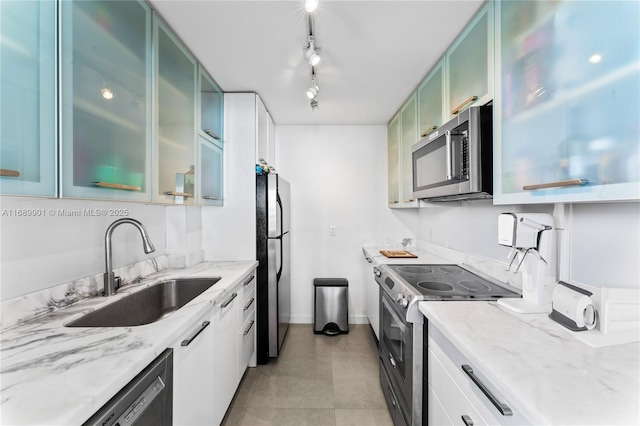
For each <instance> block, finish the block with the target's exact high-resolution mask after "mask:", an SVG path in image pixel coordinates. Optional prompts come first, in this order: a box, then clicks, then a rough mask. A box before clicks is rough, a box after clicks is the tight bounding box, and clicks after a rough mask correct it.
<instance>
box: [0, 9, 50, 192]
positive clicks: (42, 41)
mask: <svg viewBox="0 0 640 426" xmlns="http://www.w3.org/2000/svg"><path fill="white" fill-rule="evenodd" d="M0 38H1V39H2V43H0V57H1V58H2V69H1V70H0V98H1V102H2V103H1V105H0V110H2V115H1V116H2V121H1V122H0V194H12V195H35V196H47V197H55V196H56V80H55V79H56V60H55V58H56V4H55V3H54V2H52V1H43V2H36V1H31V2H27V1H2V2H0Z"/></svg>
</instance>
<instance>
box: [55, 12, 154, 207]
mask: <svg viewBox="0 0 640 426" xmlns="http://www.w3.org/2000/svg"><path fill="white" fill-rule="evenodd" d="M61 11H62V17H61V29H62V31H61V34H62V36H61V56H62V60H61V62H62V63H61V79H62V84H61V88H62V91H61V96H62V115H61V119H62V120H61V122H62V132H61V134H62V193H61V195H62V196H63V197H73V198H92V199H109V200H123V201H145V202H149V201H151V189H150V187H151V9H150V8H149V7H148V6H147V5H146V3H144V2H137V1H131V2H95V1H90V2H87V1H74V2H71V1H65V2H62V3H61Z"/></svg>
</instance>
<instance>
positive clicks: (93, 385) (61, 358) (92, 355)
mask: <svg viewBox="0 0 640 426" xmlns="http://www.w3.org/2000/svg"><path fill="white" fill-rule="evenodd" d="M256 266H257V262H256V261H244V262H205V263H200V264H198V265H194V266H192V267H189V268H186V269H169V270H164V271H161V272H158V273H155V274H152V275H150V276H148V277H146V278H145V279H144V280H142V281H140V282H139V283H137V284H131V285H128V286H126V287H123V288H122V289H121V290H120V291H119V292H120V293H119V294H120V296H118V295H116V296H113V297H110V298H104V297H94V298H90V299H86V300H83V301H80V302H78V303H75V304H73V305H71V306H68V307H66V308H63V309H59V310H56V311H54V312H52V313H50V314H47V315H42V316H39V317H37V318H33V319H30V320H27V321H24V322H21V323H20V324H18V325H15V326H13V327H10V328H7V329H4V330H2V333H1V335H0V337H1V343H0V344H1V346H0V362H1V363H0V387H1V391H0V424H3V425H20V424H21V425H79V424H82V423H83V422H84V421H86V420H87V419H88V418H89V417H91V415H93V414H94V412H96V411H97V410H98V409H99V408H100V407H102V406H103V405H104V404H105V403H106V402H107V401H108V400H109V399H110V398H111V397H113V396H114V395H115V394H116V393H117V392H118V391H119V390H120V389H121V388H122V387H124V386H125V385H126V384H127V383H128V382H129V381H130V380H131V379H132V378H133V377H134V376H136V375H137V374H138V373H139V372H140V371H141V370H142V369H143V368H144V367H146V366H147V365H148V364H149V363H150V362H151V361H153V360H154V359H155V358H156V357H157V356H158V355H159V354H160V353H162V351H164V350H165V349H166V348H167V347H169V346H170V345H171V344H172V343H173V342H174V341H176V340H177V339H178V338H179V337H180V336H181V335H182V334H183V333H185V332H186V330H187V329H188V327H189V326H190V325H191V324H192V323H193V322H194V321H195V320H197V319H198V318H199V317H200V316H201V315H203V314H205V313H206V311H207V310H208V309H211V308H212V307H213V305H214V304H215V303H218V302H219V301H220V300H221V299H222V298H223V297H224V296H225V295H226V294H228V293H229V292H230V291H232V290H233V289H235V287H237V286H238V285H239V284H240V283H241V280H242V278H244V277H246V276H247V274H249V273H250V272H251V271H253V269H254V268H255V267H256ZM186 276H189V277H215V276H219V277H221V280H220V281H218V282H217V283H216V284H214V285H213V287H211V288H210V289H208V290H207V291H205V292H204V293H202V294H201V295H199V296H198V297H196V298H195V299H194V300H192V301H191V302H189V303H188V304H187V305H185V306H184V307H182V308H181V309H179V310H178V311H176V312H174V313H173V314H172V315H170V316H169V317H167V318H164V319H162V320H160V321H158V322H156V323H153V324H148V325H143V326H136V327H119V328H100V327H97V328H68V327H64V324H66V323H68V322H70V321H72V320H74V319H76V318H78V317H80V316H82V315H84V314H85V313H87V312H88V311H91V310H94V309H97V308H99V307H101V306H103V305H105V304H108V303H111V302H112V301H114V300H116V299H117V298H119V297H123V296H124V295H126V294H127V293H131V292H135V291H137V290H140V289H142V288H144V287H148V286H150V285H153V284H156V283H158V282H160V281H163V280H166V279H170V278H176V277H186Z"/></svg>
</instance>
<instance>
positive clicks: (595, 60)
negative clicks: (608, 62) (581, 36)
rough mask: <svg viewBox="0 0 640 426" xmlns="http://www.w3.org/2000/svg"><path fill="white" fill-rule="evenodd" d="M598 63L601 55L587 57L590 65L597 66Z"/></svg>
mask: <svg viewBox="0 0 640 426" xmlns="http://www.w3.org/2000/svg"><path fill="white" fill-rule="evenodd" d="M600 61H602V55H601V54H599V53H595V54H593V55H591V56H589V62H590V63H592V64H598V63H600Z"/></svg>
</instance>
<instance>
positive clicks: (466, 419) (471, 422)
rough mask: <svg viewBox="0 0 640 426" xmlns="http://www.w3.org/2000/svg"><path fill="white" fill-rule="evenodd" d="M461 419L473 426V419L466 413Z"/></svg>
mask: <svg viewBox="0 0 640 426" xmlns="http://www.w3.org/2000/svg"><path fill="white" fill-rule="evenodd" d="M462 421H463V422H464V424H465V425H467V426H473V420H472V419H471V417H469V416H467V415H466V414H464V415H463V416H462Z"/></svg>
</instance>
